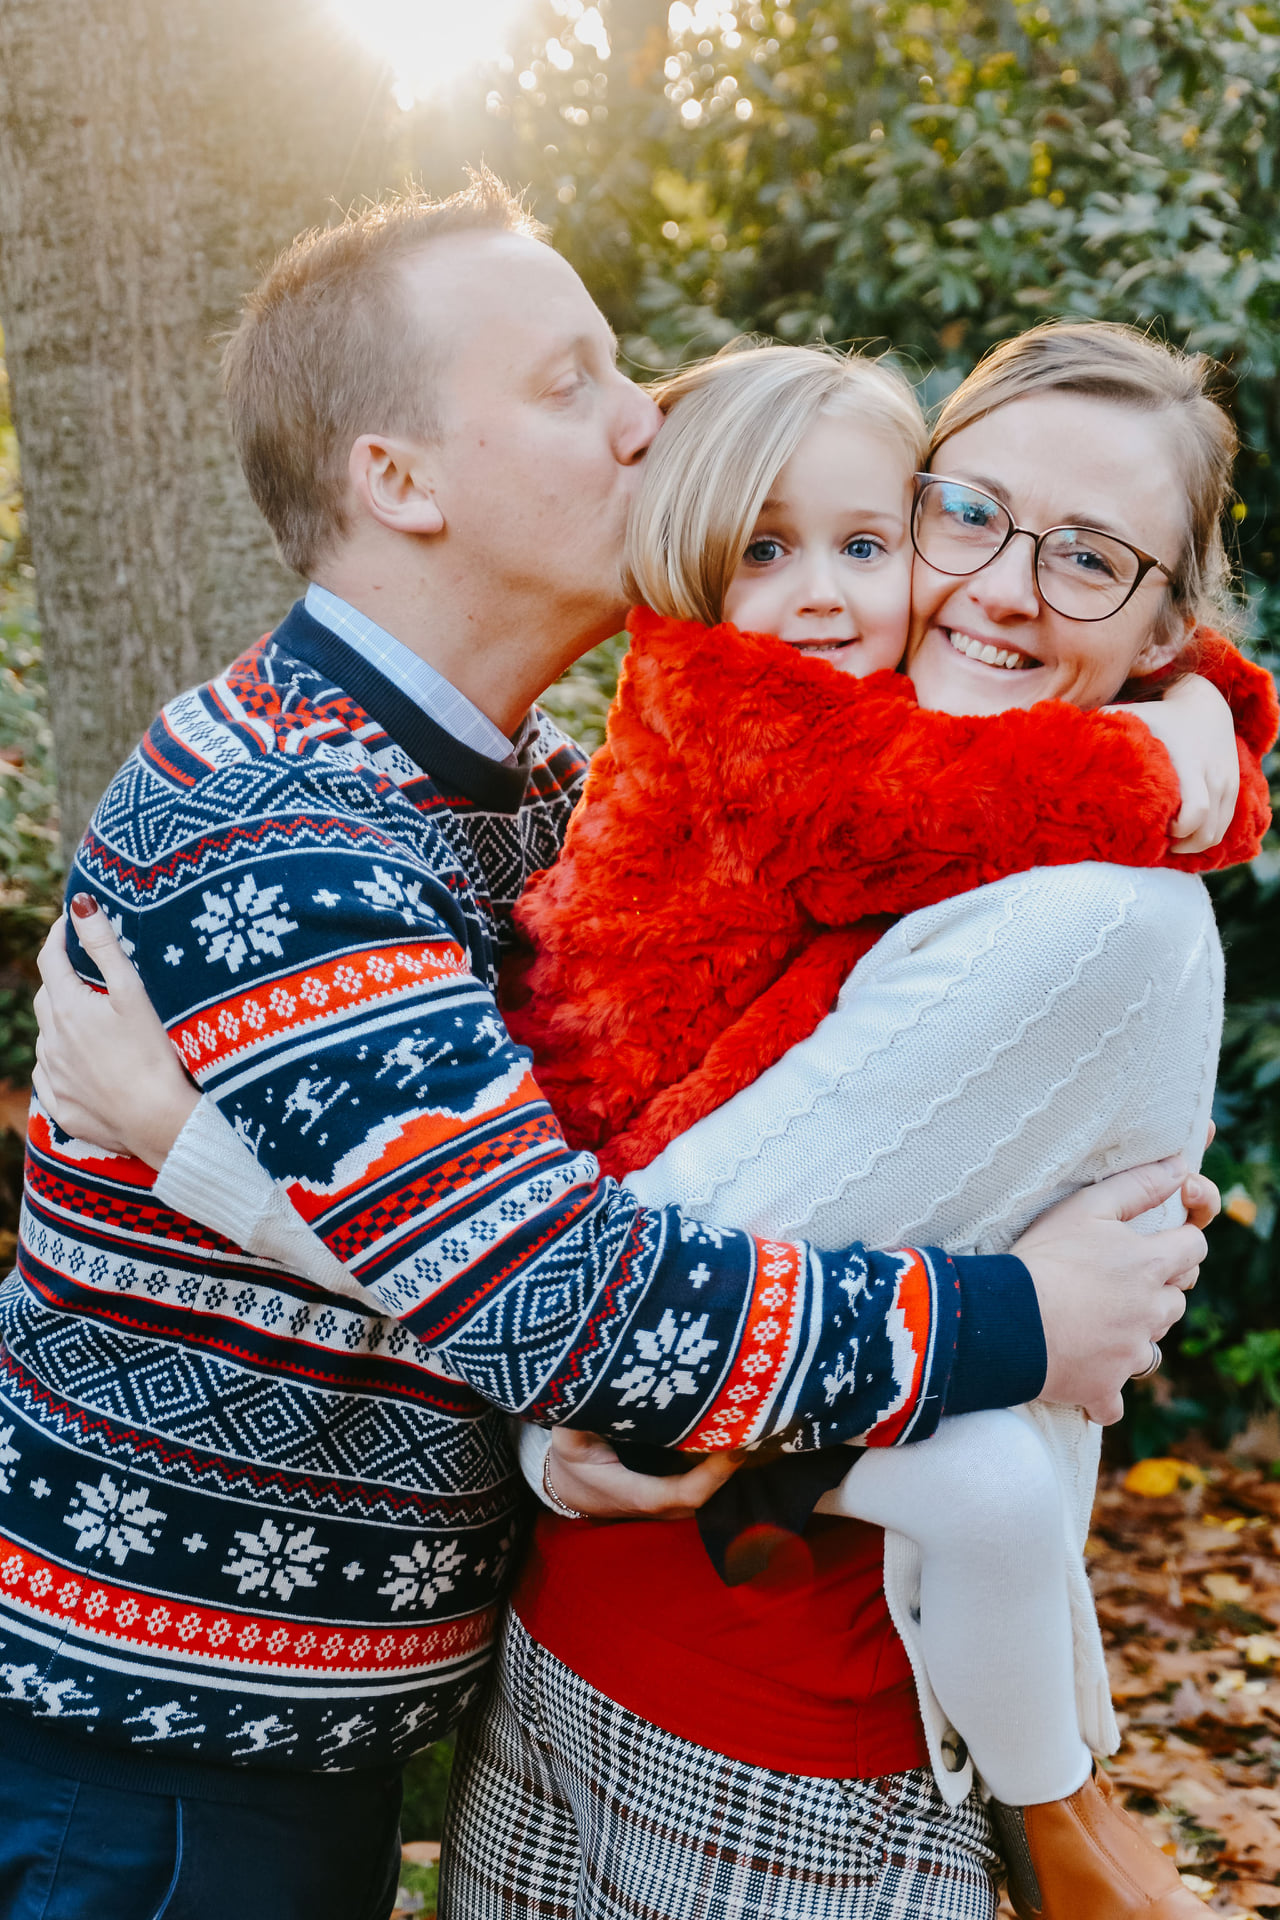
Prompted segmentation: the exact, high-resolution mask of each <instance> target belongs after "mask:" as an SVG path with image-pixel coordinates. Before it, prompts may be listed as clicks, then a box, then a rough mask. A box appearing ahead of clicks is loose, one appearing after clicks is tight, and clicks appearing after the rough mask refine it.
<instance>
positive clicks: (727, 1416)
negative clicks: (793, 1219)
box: [682, 1240, 804, 1453]
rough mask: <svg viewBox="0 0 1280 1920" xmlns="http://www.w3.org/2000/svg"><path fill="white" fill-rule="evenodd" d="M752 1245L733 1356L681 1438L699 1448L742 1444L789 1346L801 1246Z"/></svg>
mask: <svg viewBox="0 0 1280 1920" xmlns="http://www.w3.org/2000/svg"><path fill="white" fill-rule="evenodd" d="M755 1248H756V1284H755V1291H754V1293H753V1295H752V1300H751V1306H750V1310H749V1311H748V1314H747V1324H746V1326H745V1328H744V1329H743V1334H742V1339H741V1341H740V1342H739V1344H738V1352H737V1357H736V1358H735V1360H734V1363H733V1366H732V1368H731V1370H730V1372H729V1377H728V1379H727V1380H726V1381H725V1383H724V1385H723V1387H722V1388H721V1389H720V1392H719V1393H718V1394H717V1395H716V1398H715V1399H714V1400H713V1401H712V1403H711V1406H710V1408H709V1410H708V1412H707V1417H706V1419H705V1420H704V1421H703V1423H702V1425H701V1426H700V1427H699V1428H698V1431H697V1432H696V1433H695V1434H692V1435H691V1436H690V1437H689V1439H687V1440H685V1441H684V1442H683V1443H682V1444H683V1445H684V1446H685V1447H690V1448H693V1449H695V1450H696V1451H697V1452H699V1453H711V1452H714V1451H716V1450H718V1449H720V1448H724V1447H736V1446H740V1445H741V1444H742V1442H743V1441H744V1440H750V1439H752V1438H753V1437H754V1436H755V1434H756V1433H757V1432H758V1430H759V1428H760V1426H761V1424H762V1423H763V1421H764V1418H765V1415H766V1413H767V1412H768V1409H769V1407H770V1405H771V1403H772V1399H773V1395H774V1392H775V1390H776V1389H777V1387H778V1384H779V1382H780V1381H781V1379H782V1376H783V1373H784V1371H785V1369H786V1365H787V1362H788V1360H789V1359H790V1357H791V1353H792V1351H793V1347H794V1342H795V1336H796V1332H797V1317H798V1315H799V1314H800V1312H801V1304H802V1295H803V1286H802V1282H803V1278H804V1261H803V1257H802V1255H801V1251H800V1248H799V1247H790V1246H787V1245H786V1244H785V1243H784V1242H782V1241H778V1240H757V1241H756V1243H755ZM694 1284H695V1286H696V1285H697V1275H696V1272H695V1275H694Z"/></svg>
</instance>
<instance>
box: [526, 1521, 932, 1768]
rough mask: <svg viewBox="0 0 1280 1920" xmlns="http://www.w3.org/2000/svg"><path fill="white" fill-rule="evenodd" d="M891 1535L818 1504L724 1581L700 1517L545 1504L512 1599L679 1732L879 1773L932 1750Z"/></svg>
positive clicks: (623, 1701)
mask: <svg viewBox="0 0 1280 1920" xmlns="http://www.w3.org/2000/svg"><path fill="white" fill-rule="evenodd" d="M883 1551H884V1535H883V1533H881V1532H880V1530H879V1529H878V1528H876V1527H868V1526H863V1525H861V1524H860V1523H858V1522H856V1521H851V1520H826V1519H821V1518H818V1519H814V1520H811V1521H810V1523H809V1526H808V1528H807V1529H806V1531H805V1534H804V1537H803V1539H799V1540H796V1541H795V1542H794V1543H788V1544H787V1545H785V1546H784V1547H782V1548H780V1549H779V1551H778V1552H777V1553H776V1554H775V1555H774V1557H773V1560H772V1561H771V1562H770V1565H769V1566H768V1568H767V1569H766V1570H765V1572H764V1573H762V1574H759V1575H757V1576H756V1578H755V1579H754V1580H751V1581H749V1582H748V1583H747V1584H746V1585H744V1586H740V1587H727V1586H725V1584H724V1583H723V1581H722V1580H721V1579H720V1578H719V1576H718V1574H717V1573H716V1571H715V1568H714V1567H713V1566H712V1565H711V1562H710V1560H709V1559H708V1558H707V1552H706V1549H705V1547H704V1546H703V1544H702V1541H701V1538H700V1536H699V1534H698V1529H697V1527H696V1525H695V1524H694V1522H693V1521H692V1520H596V1521H576V1520H561V1519H559V1518H557V1516H556V1515H555V1514H551V1513H542V1514H540V1515H539V1518H538V1525H537V1530H536V1532H535V1535H534V1539H533V1543H532V1546H531V1548H530V1551H529V1556H528V1558H527V1560H526V1562H525V1566H524V1570H523V1573H522V1575H521V1578H520V1581H519V1584H518V1586H517V1588H516V1591H515V1594H514V1596H513V1598H512V1606H513V1607H514V1610H515V1612H516V1613H517V1615H518V1616H519V1618H520V1620H521V1621H522V1623H523V1625H524V1626H525V1627H526V1628H527V1630H528V1631H529V1633H530V1634H532V1636H533V1638H534V1639H535V1640H536V1641H537V1642H538V1643H539V1645H540V1646H543V1647H545V1648H546V1649H547V1651H548V1652H549V1653H551V1654H553V1655H554V1656H555V1658H556V1659H557V1660H560V1661H562V1662H563V1664H564V1665H565V1666H567V1667H569V1668H571V1669H572V1671H573V1672H574V1673H576V1674H579V1675H580V1676H581V1678H582V1679H584V1680H585V1681H587V1683H588V1684H589V1685H590V1686H593V1687H594V1688H595V1689H596V1690H597V1692H599V1693H603V1694H605V1695H606V1696H607V1698H609V1699H610V1700H616V1701H617V1702H618V1704H619V1705H620V1706H623V1707H627V1708H628V1709H629V1710H630V1711H631V1712H632V1713H636V1714H639V1715H640V1716H641V1718H642V1719H645V1720H648V1721H650V1722H652V1723H653V1724H654V1725H655V1726H659V1727H664V1728H665V1729H666V1730H667V1731H668V1732H669V1733H674V1734H677V1735H679V1737H680V1738H681V1739H683V1740H691V1741H693V1742H694V1743H695V1744H696V1745H698V1746H700V1747H709V1748H711V1749H712V1750H713V1751H714V1752H716V1753H724V1754H728V1755H729V1756H730V1758H731V1759H735V1760H744V1761H746V1762H748V1763H749V1764H750V1765H753V1766H761V1767H770V1768H773V1769H775V1770H776V1771H778V1772H781V1773H799V1774H813V1775H818V1776H820V1777H822V1778H825V1779H859V1780H869V1779H874V1778H875V1777H876V1776H877V1775H878V1774H884V1773H904V1772H906V1771H907V1770H908V1769H910V1768H913V1767H923V1766H927V1765H928V1764H929V1761H928V1754H927V1751H926V1748H925V1742H924V1732H923V1729H922V1727H921V1725H920V1715H919V1709H918V1707H917V1705H916V1697H915V1687H914V1685H913V1682H912V1678H911V1669H910V1666H909V1664H908V1661H907V1656H906V1651H905V1649H904V1648H903V1645H902V1642H901V1641H900V1640H899V1638H898V1636H897V1633H896V1632H895V1631H894V1628H893V1624H892V1622H891V1621H890V1619H889V1614H888V1609H887V1607H886V1605H885V1598H884V1586H883V1578H882V1570H881V1568H882V1557H883Z"/></svg>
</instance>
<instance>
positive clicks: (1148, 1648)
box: [397, 1422, 1280, 1920]
mask: <svg viewBox="0 0 1280 1920" xmlns="http://www.w3.org/2000/svg"><path fill="white" fill-rule="evenodd" d="M1271 1428H1272V1433H1271V1438H1272V1440H1273V1441H1274V1439H1275V1431H1276V1430H1275V1423H1274V1422H1273V1423H1271ZM1265 1450H1268V1451H1270V1450H1271V1449H1270V1448H1267V1449H1265ZM1274 1450H1275V1451H1277V1452H1280V1446H1276V1447H1275V1449H1274ZM1184 1454H1185V1457H1184V1458H1182V1459H1180V1460H1144V1461H1142V1462H1141V1463H1140V1464H1139V1465H1138V1466H1136V1467H1131V1468H1129V1469H1128V1470H1127V1471H1125V1470H1123V1469H1121V1470H1118V1471H1115V1472H1112V1473H1109V1474H1107V1475H1105V1476H1104V1479H1103V1484H1102V1486H1101V1488H1100V1490H1099V1493H1098V1502H1097V1506H1096V1508H1095V1510H1094V1523H1093V1533H1092V1535H1091V1536H1090V1542H1089V1571H1090V1577H1091V1579H1092V1582H1093V1590H1094V1593H1095V1595H1096V1596H1097V1601H1098V1612H1099V1616H1100V1618H1101V1621H1102V1631H1103V1636H1104V1638H1105V1640H1106V1643H1107V1653H1108V1661H1109V1664H1110V1668H1111V1689H1112V1693H1113V1695H1114V1697H1115V1702H1116V1708H1117V1712H1118V1715H1119V1719H1120V1725H1121V1727H1122V1729H1123V1731H1124V1745H1123V1747H1122V1748H1121V1750H1120V1752H1119V1753H1118V1754H1117V1755H1116V1757H1115V1759H1114V1761H1112V1762H1111V1763H1110V1765H1111V1772H1112V1777H1113V1778H1114V1780H1115V1781H1116V1783H1117V1785H1118V1786H1119V1787H1120V1789H1121V1790H1122V1792H1123V1794H1124V1797H1125V1801H1126V1804H1127V1805H1128V1807H1129V1809H1130V1811H1131V1812H1132V1813H1133V1814H1135V1815H1136V1817H1137V1818H1138V1819H1139V1820H1140V1821H1141V1822H1142V1824H1143V1826H1144V1827H1145V1828H1146V1830H1147V1832H1148V1833H1149V1834H1150V1835H1151V1837H1152V1839H1153V1840H1154V1841H1155V1843H1156V1845H1157V1846H1159V1847H1162V1848H1163V1849H1164V1850H1165V1852H1167V1853H1169V1854H1170V1855H1171V1856H1172V1857H1173V1859H1174V1860H1175V1861H1176V1863H1177V1866H1178V1869H1179V1872H1180V1873H1181V1874H1182V1877H1183V1880H1184V1882H1185V1883H1186V1885H1187V1886H1189V1887H1190V1888H1191V1889H1192V1891H1193V1892H1195V1893H1197V1894H1199V1895H1200V1897H1201V1898H1202V1899H1203V1900H1204V1901H1205V1903H1206V1908H1207V1911H1208V1912H1211V1913H1214V1914H1218V1915H1220V1916H1231V1920H1249V1917H1250V1916H1258V1920H1273V1917H1274V1916H1276V1915H1280V1474H1277V1472H1276V1471H1275V1470H1274V1469H1273V1468H1272V1467H1269V1466H1268V1465H1267V1464H1265V1463H1264V1464H1260V1465H1245V1464H1242V1463H1241V1462H1240V1461H1238V1460H1233V1459H1228V1458H1227V1457H1226V1456H1225V1455H1222V1454H1213V1453H1209V1452H1208V1451H1207V1450H1197V1449H1196V1448H1195V1447H1194V1446H1190V1447H1187V1448H1186V1449H1185V1450H1184ZM405 1851H406V1863H405V1872H404V1876H403V1885H402V1895H403V1898H402V1904H401V1906H400V1907H399V1908H398V1909H397V1912H398V1913H400V1914H402V1915H403V1916H405V1920H408V1916H409V1915H411V1914H412V1915H414V1916H415V1917H416V1920H430V1915H431V1914H432V1912H433V1909H434V1895H435V1872H434V1867H433V1866H428V1864H427V1861H428V1858H429V1857H431V1856H433V1855H434V1845H433V1843H425V1844H424V1843H421V1842H419V1843H417V1844H416V1845H412V1846H410V1847H408V1848H406V1850H405ZM1004 1911H1005V1912H1007V1911H1008V1909H1004Z"/></svg>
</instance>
